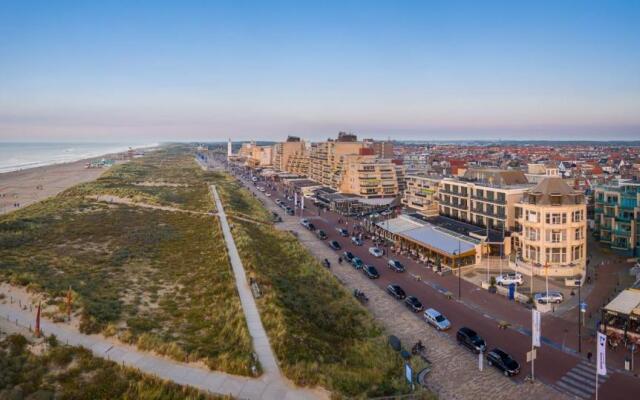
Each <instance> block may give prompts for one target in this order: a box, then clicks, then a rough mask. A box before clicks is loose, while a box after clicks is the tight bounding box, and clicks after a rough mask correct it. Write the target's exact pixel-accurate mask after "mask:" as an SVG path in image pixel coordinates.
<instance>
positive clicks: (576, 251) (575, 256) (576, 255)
mask: <svg viewBox="0 0 640 400" xmlns="http://www.w3.org/2000/svg"><path fill="white" fill-rule="evenodd" d="M571 252H572V254H571V261H577V260H579V259H580V258H582V245H580V246H573V249H572V250H571Z"/></svg>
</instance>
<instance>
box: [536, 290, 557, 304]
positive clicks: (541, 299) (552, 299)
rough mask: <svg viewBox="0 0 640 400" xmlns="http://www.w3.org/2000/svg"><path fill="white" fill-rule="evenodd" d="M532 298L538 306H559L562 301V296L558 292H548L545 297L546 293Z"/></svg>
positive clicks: (537, 294)
mask: <svg viewBox="0 0 640 400" xmlns="http://www.w3.org/2000/svg"><path fill="white" fill-rule="evenodd" d="M533 298H534V300H535V301H536V303H539V304H549V303H555V304H559V303H562V302H563V301H564V295H563V294H562V293H560V292H558V291H553V292H549V295H548V296H547V292H542V293H536V294H534V295H533Z"/></svg>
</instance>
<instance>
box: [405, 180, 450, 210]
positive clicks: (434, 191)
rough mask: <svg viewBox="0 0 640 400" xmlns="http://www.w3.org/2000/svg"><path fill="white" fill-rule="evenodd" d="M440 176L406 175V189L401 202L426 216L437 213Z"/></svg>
mask: <svg viewBox="0 0 640 400" xmlns="http://www.w3.org/2000/svg"><path fill="white" fill-rule="evenodd" d="M441 180H442V178H440V177H429V176H423V175H407V177H406V179H405V183H406V189H405V190H404V194H403V196H402V204H404V205H405V206H407V207H410V208H413V209H415V210H416V211H417V212H418V213H420V214H422V215H424V216H426V217H435V216H437V215H438V212H439V207H438V192H439V191H440V182H441Z"/></svg>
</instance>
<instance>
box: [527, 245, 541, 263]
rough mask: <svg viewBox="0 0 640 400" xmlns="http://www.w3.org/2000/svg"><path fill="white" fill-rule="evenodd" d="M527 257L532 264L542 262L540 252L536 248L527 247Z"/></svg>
mask: <svg viewBox="0 0 640 400" xmlns="http://www.w3.org/2000/svg"><path fill="white" fill-rule="evenodd" d="M525 256H526V257H527V258H528V259H529V260H531V261H532V262H540V252H539V251H538V248H537V247H535V246H527V251H526V254H525Z"/></svg>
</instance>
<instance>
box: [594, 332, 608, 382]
mask: <svg viewBox="0 0 640 400" xmlns="http://www.w3.org/2000/svg"><path fill="white" fill-rule="evenodd" d="M596 359H597V362H598V369H597V372H598V375H606V374H607V335H605V334H604V333H601V332H598V349H597V357H596Z"/></svg>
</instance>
